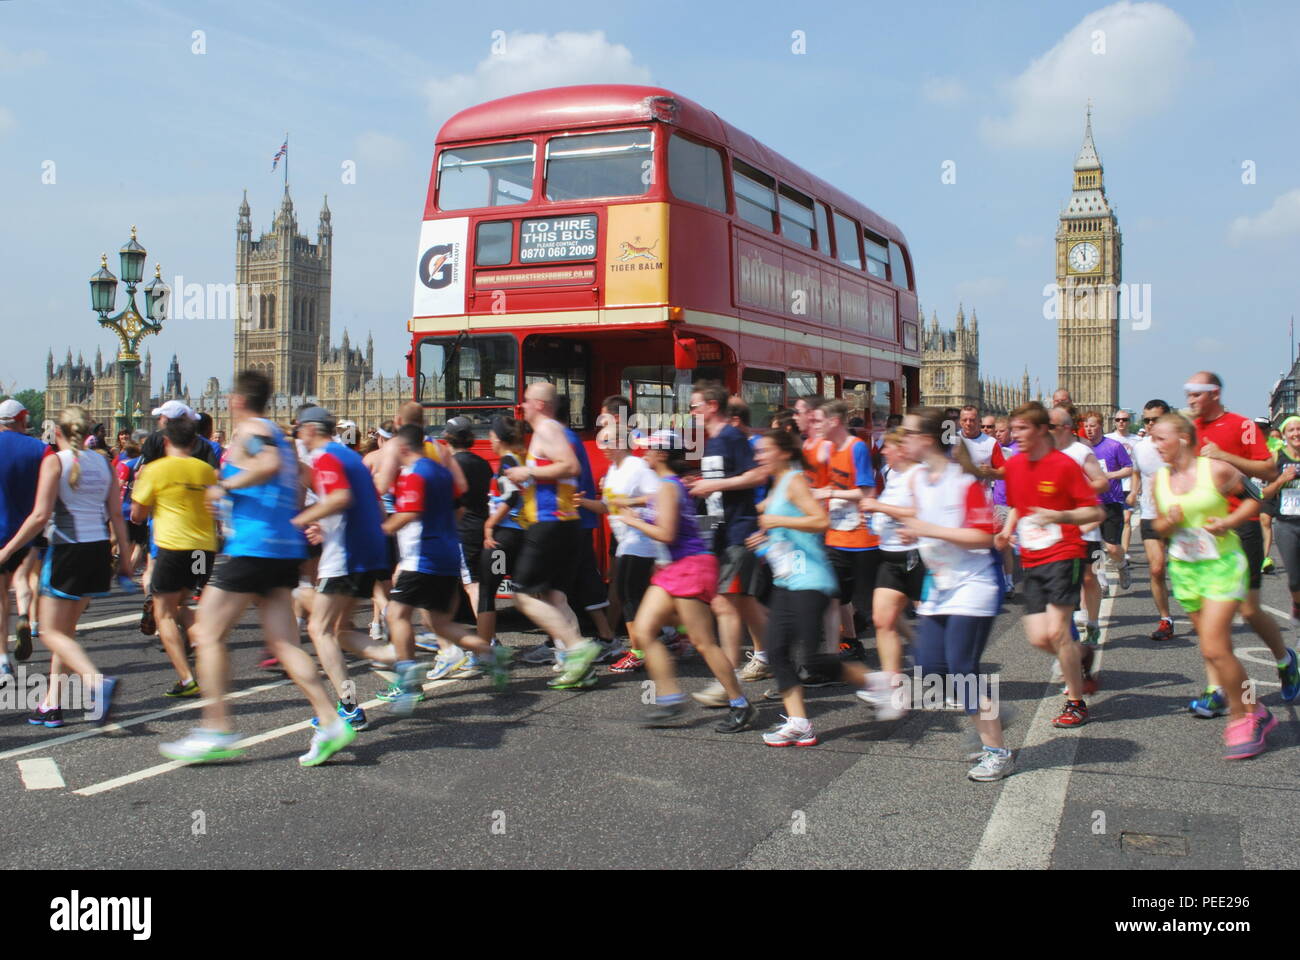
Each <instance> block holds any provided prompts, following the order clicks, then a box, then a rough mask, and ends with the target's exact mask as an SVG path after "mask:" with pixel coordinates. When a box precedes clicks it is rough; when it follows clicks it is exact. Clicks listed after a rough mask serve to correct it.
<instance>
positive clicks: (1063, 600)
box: [1024, 558, 1087, 615]
mask: <svg viewBox="0 0 1300 960" xmlns="http://www.w3.org/2000/svg"><path fill="white" fill-rule="evenodd" d="M1086 562H1087V561H1086V560H1083V559H1081V558H1080V559H1074V560H1053V561H1052V562H1051V563H1042V564H1039V565H1038V566H1036V567H1026V568H1025V583H1024V592H1025V614H1026V615H1029V614H1035V613H1045V612H1046V611H1047V607H1048V604H1051V605H1052V606H1054V607H1069V608H1070V609H1071V610H1073V609H1074V608H1075V607H1077V606H1078V605H1079V587H1080V586H1081V585H1082V583H1083V565H1084V564H1085V563H1086Z"/></svg>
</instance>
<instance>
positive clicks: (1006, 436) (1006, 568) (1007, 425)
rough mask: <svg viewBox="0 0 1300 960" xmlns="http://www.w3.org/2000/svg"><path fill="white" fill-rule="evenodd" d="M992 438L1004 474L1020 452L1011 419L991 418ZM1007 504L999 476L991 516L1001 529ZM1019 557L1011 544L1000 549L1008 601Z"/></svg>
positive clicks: (1004, 487) (1003, 486)
mask: <svg viewBox="0 0 1300 960" xmlns="http://www.w3.org/2000/svg"><path fill="white" fill-rule="evenodd" d="M993 438H994V439H995V440H997V442H998V446H999V447H1001V448H1002V460H1003V468H1004V469H1003V473H1004V474H1005V472H1006V470H1005V464H1006V461H1007V460H1010V459H1011V458H1012V457H1014V456H1015V455H1016V454H1017V453H1019V452H1020V448H1019V446H1017V444H1016V442H1015V441H1014V440H1012V439H1011V421H1010V420H1008V419H1007V418H1006V417H995V418H994V420H993ZM1010 509H1011V508H1010V507H1008V506H1007V479H1006V477H1005V476H1000V477H998V478H997V479H996V480H994V481H993V517H994V519H996V520H997V522H998V529H999V530H1001V529H1002V524H1003V523H1005V522H1006V519H1007V513H1008V512H1009V511H1010ZM1019 565H1020V564H1019V558H1018V557H1017V555H1016V550H1015V548H1014V547H1012V546H1009V545H1008V546H1007V547H1006V548H1004V549H1003V551H1002V580H1003V583H1004V584H1005V585H1006V594H1005V595H1004V597H1003V599H1004V600H1005V601H1006V602H1008V603H1010V602H1011V601H1012V600H1013V599H1015V592H1016V576H1017V570H1018V568H1019Z"/></svg>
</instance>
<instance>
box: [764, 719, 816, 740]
mask: <svg viewBox="0 0 1300 960" xmlns="http://www.w3.org/2000/svg"><path fill="white" fill-rule="evenodd" d="M781 719H782V720H784V721H785V723H783V724H780V725H778V726H776V727H773V728H772V729H771V730H769V731H768V732H767V733H765V734H763V742H764V743H766V744H767V745H768V746H769V747H815V746H816V745H817V734H815V733H813V728H812V724H810V723H808V722H807V721H806V720H805V721H804V722H803V724H802V725H800V726H795V724H794V721H793V720H791V719H790V718H789V717H787V716H785V715H784V714H782V715H781Z"/></svg>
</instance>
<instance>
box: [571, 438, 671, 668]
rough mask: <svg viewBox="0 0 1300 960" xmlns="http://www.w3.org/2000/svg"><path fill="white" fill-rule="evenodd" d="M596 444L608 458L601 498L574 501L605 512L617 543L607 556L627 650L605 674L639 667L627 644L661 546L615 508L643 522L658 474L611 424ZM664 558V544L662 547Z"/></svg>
mask: <svg viewBox="0 0 1300 960" xmlns="http://www.w3.org/2000/svg"><path fill="white" fill-rule="evenodd" d="M598 441H599V443H600V448H601V449H602V450H603V451H604V452H605V456H606V457H608V458H609V462H610V468H609V472H608V473H606V474H605V479H604V481H603V482H602V485H601V499H599V500H586V499H580V500H579V503H580V504H581V505H582V506H583V507H584V508H585V509H587V510H590V511H592V513H594V514H601V513H607V514H608V515H609V528H610V533H611V535H612V536H613V537H614V539H615V540H616V541H617V542H618V547H617V548H616V550H615V554H614V560H613V576H612V578H611V579H613V580H614V581H615V582H616V583H617V584H618V590H617V593H618V597H619V599H620V601H621V603H622V611H623V620H624V622H625V624H626V625H627V631H628V633H627V635H628V643H629V649H628V651H627V653H625V654H624V655H623V656H622V657H621V658H620V659H619V660H617V661H616V662H615V663H614V664H613V665H612V666H611V667H610V672H611V673H631V672H632V671H634V670H640V669H641V668H642V667H643V666H644V665H645V654H644V652H643V651H642V650H641V649H639V648H638V647H637V646H636V644H634V643H632V636H633V634H632V624H633V622H634V621H635V620H636V612H637V609H638V608H639V607H640V606H641V601H642V599H644V597H645V592H646V590H648V589H649V587H650V578H651V577H652V576H654V572H655V561H656V560H658V559H660V552H661V547H662V544H660V543H658V542H657V541H655V540H654V539H652V538H651V537H648V536H647V535H646V534H645V533H643V532H642V531H640V530H637V529H636V528H635V527H630V526H628V525H627V524H626V523H624V522H623V520H622V518H621V516H620V511H622V510H625V509H626V510H634V511H636V512H637V515H638V516H639V517H641V519H643V520H648V519H649V517H648V515H647V514H648V511H647V509H646V508H647V506H648V505H649V504H652V503H653V502H654V500H655V496H656V494H657V493H658V492H659V483H660V481H659V476H658V474H656V473H655V472H654V470H652V469H651V468H650V465H649V464H648V463H646V461H645V460H644V459H643V458H641V457H638V456H636V455H635V454H633V453H632V452H631V451H630V450H628V449H627V448H626V447H624V446H620V445H619V437H618V436H617V430H616V426H614V425H611V426H606V427H604V428H602V430H601V433H600V435H599V437H598ZM663 552H664V559H666V558H667V548H666V547H665V548H663Z"/></svg>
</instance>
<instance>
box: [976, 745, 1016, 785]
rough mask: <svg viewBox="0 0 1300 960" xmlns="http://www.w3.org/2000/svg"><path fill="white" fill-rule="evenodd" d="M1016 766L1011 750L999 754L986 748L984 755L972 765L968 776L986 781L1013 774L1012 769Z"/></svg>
mask: <svg viewBox="0 0 1300 960" xmlns="http://www.w3.org/2000/svg"><path fill="white" fill-rule="evenodd" d="M1015 767H1016V761H1015V759H1014V758H1013V757H1012V755H1011V753H1010V752H1009V751H1008V752H1007V753H1005V754H997V753H994V752H993V751H992V750H987V749H986V750H985V751H984V753H983V756H981V757H980V761H979V763H977V764H975V766H973V767H971V768H970V770H969V771H968V772H967V773H966V776H967V777H969V778H970V779H971V780H978V781H980V782H983V783H986V782H989V781H991V780H1001V779H1002V778H1003V777H1009V776H1011V771H1012V770H1014V769H1015Z"/></svg>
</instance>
